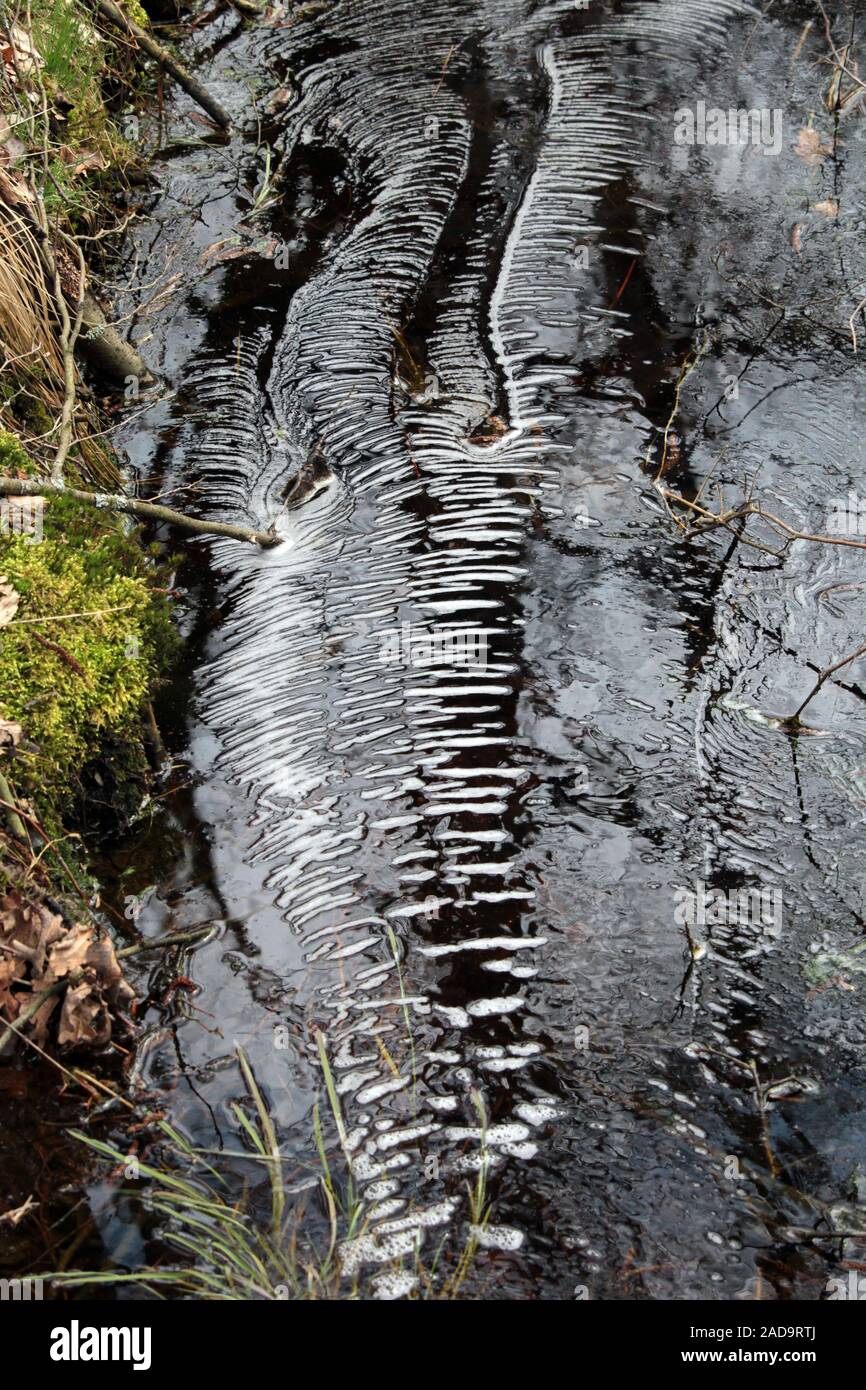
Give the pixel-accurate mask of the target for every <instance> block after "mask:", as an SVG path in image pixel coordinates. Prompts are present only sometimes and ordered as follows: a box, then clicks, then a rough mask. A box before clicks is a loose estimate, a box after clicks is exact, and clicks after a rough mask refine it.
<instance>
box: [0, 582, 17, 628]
mask: <svg viewBox="0 0 866 1390" xmlns="http://www.w3.org/2000/svg"><path fill="white" fill-rule="evenodd" d="M20 602H21V595H20V594H19V592H18V590H17V589H13V587H12V585H11V584H10V583H9V581H8V579H7V578H6V576H5V574H0V627H8V626H9V624H10V623H11V621H12V619H13V618H14V617H15V614H16V613H17V612H18V605H19V603H20Z"/></svg>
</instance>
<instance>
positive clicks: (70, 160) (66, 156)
mask: <svg viewBox="0 0 866 1390" xmlns="http://www.w3.org/2000/svg"><path fill="white" fill-rule="evenodd" d="M60 158H61V159H62V160H63V163H64V164H71V165H72V166H73V168H72V172H73V174H83V173H84V171H85V170H86V169H107V168H108V162H107V161H106V160H105V159H104V158H103V156H102V155H101V154H98V153H97V151H96V150H73V149H70V148H69V146H68V145H61V146H60Z"/></svg>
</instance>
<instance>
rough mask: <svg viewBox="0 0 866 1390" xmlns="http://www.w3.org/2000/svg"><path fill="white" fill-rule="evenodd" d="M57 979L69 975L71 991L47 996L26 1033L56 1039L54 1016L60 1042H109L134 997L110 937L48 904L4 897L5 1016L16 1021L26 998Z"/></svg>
mask: <svg viewBox="0 0 866 1390" xmlns="http://www.w3.org/2000/svg"><path fill="white" fill-rule="evenodd" d="M58 981H68V988H67V989H66V992H65V994H60V993H58V994H55V995H53V996H52V997H50V998H48V999H46V1000H45V1001H44V1003H43V1004H42V1005H41V1007H40V1008H39V1009H38V1010H37V1012H36V1014H35V1015H34V1016H33V1017H32V1018H30V1019H28V1021H27V1025H26V1028H25V1029H24V1030H23V1031H24V1035H25V1036H26V1037H28V1038H31V1039H32V1040H33V1041H34V1042H37V1043H38V1044H39V1045H40V1046H48V1045H50V1042H51V1038H50V1036H49V1025H50V1024H52V1022H53V1020H54V1018H55V1017H56V1018H57V1033H56V1041H57V1044H58V1045H60V1046H61V1047H81V1046H85V1045H89V1046H93V1047H102V1046H104V1044H105V1043H107V1042H108V1041H109V1040H110V1038H111V1035H112V1031H113V1028H114V1023H115V1020H116V1017H117V1016H118V1014H120V1013H122V1012H124V1011H126V1010H127V1009H128V1008H129V1005H130V1003H131V1001H132V1000H133V998H134V993H133V991H132V989H131V987H130V986H129V985H128V984H127V982H126V980H125V979H124V977H123V971H122V969H121V966H120V962H119V961H118V959H117V955H116V953H115V949H114V945H113V943H112V941H111V939H110V937H109V936H108V935H107V934H104V933H103V934H100V933H99V931H98V930H97V928H96V926H95V925H92V924H85V923H81V922H78V923H76V924H75V925H74V926H71V927H67V925H66V923H65V922H64V920H63V918H62V917H61V916H60V915H59V914H57V913H53V912H51V911H50V910H49V909H48V908H47V907H46V906H45V905H44V903H39V902H27V901H25V900H24V899H23V898H22V897H21V895H20V894H19V893H17V892H16V891H15V890H12V891H11V892H10V893H7V895H6V896H5V897H4V898H3V899H2V900H0V1018H2V1019H4V1020H5V1021H6V1022H8V1023H14V1022H15V1020H16V1019H17V1018H18V1017H19V1015H20V1013H21V1009H22V1007H23V1006H24V1005H25V1004H27V1003H28V1002H29V1001H30V1000H32V999H33V998H35V997H36V996H37V995H39V994H42V993H43V992H44V991H45V990H47V989H50V988H51V987H52V985H56V984H57V983H58Z"/></svg>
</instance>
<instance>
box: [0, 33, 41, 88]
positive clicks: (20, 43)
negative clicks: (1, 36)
mask: <svg viewBox="0 0 866 1390" xmlns="http://www.w3.org/2000/svg"><path fill="white" fill-rule="evenodd" d="M7 35H8V38H7V41H6V43H5V44H4V45H3V48H2V49H0V55H2V58H3V61H4V62H5V63H8V65H9V67H10V68H11V69H12V75H13V77H14V75H15V72H16V70H17V71H18V72H20V73H21V75H22V76H24V75H25V74H27V73H29V72H32V71H33V69H34V68H44V66H45V60H44V58H42V57H41V56H40V54H39V53H38V52H37V51H36V48H35V47H34V44H33V40H32V39H31V37H30V35H29V34H28V32H27V30H26V29H22V28H21V26H20V24H12V25H11V26H10V27H9V29H8V30H7Z"/></svg>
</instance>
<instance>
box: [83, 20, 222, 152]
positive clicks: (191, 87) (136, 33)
mask: <svg viewBox="0 0 866 1390" xmlns="http://www.w3.org/2000/svg"><path fill="white" fill-rule="evenodd" d="M96 8H97V9H98V10H99V13H100V14H101V15H102V16H103V18H105V19H107V20H108V22H109V24H113V25H114V27H115V28H116V29H120V30H121V31H122V32H123V33H124V34H129V35H130V36H131V37H132V38H134V39H135V41H136V43H137V44H138V46H139V48H140V49H142V50H143V52H145V53H147V54H149V56H150V57H151V58H155V59H156V61H157V62H158V63H161V64H162V66H163V67H164V68H165V70H166V72H168V73H171V76H172V77H173V78H174V80H175V82H177V84H178V86H180V87H183V90H184V91H185V92H186V93H187V94H188V95H189V96H191V97H192V99H193V101H194V102H196V103H197V104H198V105H199V106H200V107H201V108H202V110H203V111H206V112H207V113H208V115H209V116H210V117H211V119H212V120H214V121H216V123H217V125H219V126H222V128H223V130H228V129H229V127H230V126H231V123H232V122H231V117H230V116H229V114H228V112H227V111H226V110H225V108H224V107H223V106H220V104H219V102H218V101H217V100H216V98H215V97H212V96H211V94H210V92H209V91H208V90H207V88H206V87H203V86H202V84H201V83H200V82H199V81H198V80H197V78H195V77H193V75H192V73H191V72H189V71H188V70H187V69H186V68H185V67H183V66H182V65H181V64H180V63H179V62H178V61H177V59H176V58H173V57H172V55H171V54H170V53H169V51H168V49H167V48H163V46H162V44H159V43H156V41H155V40H154V39H152V38H151V37H150V35H149V34H146V33H145V32H144V30H143V29H141V28H139V26H138V25H137V24H136V23H135V22H134V20H131V19H130V18H129V17H128V16H127V15H125V14H124V12H123V10H122V9H121V8H120V6H119V5H115V4H114V0H96Z"/></svg>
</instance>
